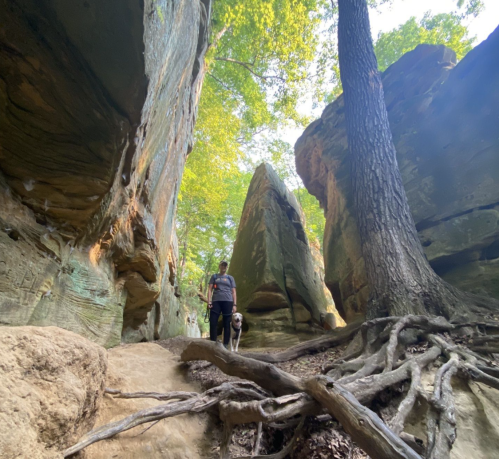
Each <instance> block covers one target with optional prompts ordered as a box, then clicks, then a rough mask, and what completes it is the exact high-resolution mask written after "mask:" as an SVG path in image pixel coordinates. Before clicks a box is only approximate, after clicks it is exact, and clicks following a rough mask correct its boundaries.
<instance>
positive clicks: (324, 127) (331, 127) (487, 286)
mask: <svg viewBox="0 0 499 459" xmlns="http://www.w3.org/2000/svg"><path fill="white" fill-rule="evenodd" d="M454 67H455V68H454ZM382 78H383V86H384V89H385V100H386V105H387V108H388V114H389V118H390V125H391V128H392V133H393V138H394V142H395V147H396V149H397V160H398V164H399V167H400V170H401V173H402V179H403V182H404V186H405V189H406V192H407V197H408V200H409V205H410V207H411V210H412V214H413V217H414V221H415V223H416V227H417V229H418V231H419V235H420V239H421V242H422V244H423V247H424V249H425V253H426V255H427V257H428V260H429V261H430V263H431V265H432V266H433V268H434V269H435V271H436V272H437V273H438V274H439V275H441V276H442V277H443V278H444V279H446V280H447V281H449V282H450V283H452V284H454V285H456V286H457V287H460V288H462V289H465V290H469V291H472V292H476V293H481V294H489V295H491V296H494V297H496V298H499V283H498V282H497V278H498V277H499V136H498V128H497V126H499V29H496V31H495V32H494V33H493V34H491V36H490V37H489V38H488V39H487V40H486V41H484V42H483V43H482V44H480V45H479V46H477V47H476V48H475V49H473V50H472V51H471V52H470V53H469V54H468V55H467V56H466V57H465V58H464V59H463V60H462V61H461V62H460V63H459V64H458V65H457V66H455V54H454V53H453V52H452V51H451V50H449V49H447V48H445V47H443V46H430V45H420V46H418V47H417V48H416V49H415V50H414V51H412V52H410V53H407V54H406V55H404V56H403V57H402V58H401V59H400V60H399V61H398V62H396V63H395V64H393V65H392V66H391V67H389V68H388V69H387V70H386V71H385V72H384V74H383V76H382ZM347 149H348V145H347V138H346V131H345V118H344V113H343V97H342V96H341V97H339V98H338V99H337V100H336V101H335V102H334V103H332V104H331V105H329V106H328V107H326V109H325V110H324V113H323V114H322V117H321V118H320V119H319V120H317V121H315V122H314V123H312V124H311V125H310V126H309V127H308V128H307V129H306V130H305V132H304V134H303V135H302V137H300V139H299V140H298V142H297V143H296V146H295V153H296V165H297V169H298V173H299V174H300V176H301V177H302V179H303V182H304V183H305V186H306V187H307V189H308V190H309V192H310V193H312V194H313V195H315V196H316V197H317V198H318V199H319V201H320V203H321V206H322V207H323V208H324V211H325V215H326V221H327V223H326V231H325V235H324V258H325V269H326V274H325V281H326V284H327V286H328V287H329V289H330V290H331V293H332V295H333V298H334V301H335V304H336V307H337V309H338V311H339V312H340V314H341V315H342V317H344V318H345V320H346V321H347V322H348V321H351V320H353V319H354V318H355V317H356V316H362V315H364V313H365V305H366V301H367V299H368V297H369V288H368V286H367V283H366V276H365V267H364V261H363V258H362V255H361V249H360V240H359V235H358V232H357V225H356V218H355V214H354V209H353V197H352V193H351V182H350V163H349V158H348V154H347Z"/></svg>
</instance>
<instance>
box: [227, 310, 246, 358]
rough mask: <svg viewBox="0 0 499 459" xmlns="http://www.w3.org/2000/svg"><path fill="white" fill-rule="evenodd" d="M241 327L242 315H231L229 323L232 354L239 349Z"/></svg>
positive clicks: (236, 313)
mask: <svg viewBox="0 0 499 459" xmlns="http://www.w3.org/2000/svg"><path fill="white" fill-rule="evenodd" d="M242 325H243V315H242V314H240V313H239V312H235V313H234V314H232V321H231V323H230V350H231V351H232V352H237V349H238V348H239V340H240V339H241V329H242Z"/></svg>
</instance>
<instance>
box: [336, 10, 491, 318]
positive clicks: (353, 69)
mask: <svg viewBox="0 0 499 459" xmlns="http://www.w3.org/2000/svg"><path fill="white" fill-rule="evenodd" d="M338 48H339V59H340V71H341V81H342V84H343V90H344V99H345V115H346V121H347V134H348V143H349V150H350V155H351V168H352V170H351V176H352V188H353V193H354V203H355V206H356V210H357V220H358V225H359V232H360V238H361V244H362V254H363V257H364V261H365V266H366V272H367V278H368V282H369V285H370V288H371V299H370V304H369V307H368V314H367V316H368V318H374V317H380V316H384V315H397V316H403V315H405V314H435V315H443V316H445V317H447V318H451V317H454V318H455V317H456V316H466V315H467V314H468V313H469V312H470V310H471V311H472V312H483V310H482V309H480V308H483V307H488V308H491V307H494V308H496V310H497V303H496V302H493V300H490V301H489V300H484V299H479V298H476V297H472V296H471V295H469V294H465V293H463V292H460V291H459V290H457V289H455V288H453V287H452V286H450V285H449V284H447V283H446V282H444V281H443V280H442V279H440V278H439V277H438V276H437V275H436V274H435V272H434V271H433V270H432V268H431V267H430V265H429V263H428V261H427V260H426V257H425V255H424V252H423V248H422V247H421V243H420V241H419V239H418V235H417V231H416V227H415V225H414V221H413V219H412V215H411V212H410V209H409V205H408V202H407V197H406V194H405V190H404V187H403V184H402V178H401V175H400V171H399V168H398V164H397V160H396V152H395V147H394V145H393V140H392V134H391V131H390V125H389V122H388V113H387V110H386V106H385V100H384V96H383V87H382V85H381V78H380V75H379V73H378V66H377V62H376V57H375V55H374V49H373V44H372V39H371V32H370V25H369V16H368V10H367V4H366V0H339V26H338ZM494 303H495V304H494Z"/></svg>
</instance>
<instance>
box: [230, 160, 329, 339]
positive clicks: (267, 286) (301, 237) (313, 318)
mask: <svg viewBox="0 0 499 459" xmlns="http://www.w3.org/2000/svg"><path fill="white" fill-rule="evenodd" d="M229 273H230V274H231V275H232V276H234V278H235V280H236V283H237V296H238V310H239V311H240V312H242V313H243V315H244V320H245V329H246V330H247V331H246V332H245V333H244V334H243V341H244V343H245V344H246V345H252V346H286V345H289V344H292V343H296V342H298V340H299V337H300V332H310V331H311V325H312V324H313V323H315V324H321V321H324V317H325V314H326V313H327V300H326V297H325V295H324V290H323V285H324V284H323V282H322V281H321V277H320V273H318V272H316V270H315V264H314V260H313V257H312V253H311V251H310V246H309V243H308V240H307V236H306V234H305V229H304V219H303V214H302V210H301V207H300V205H299V204H298V202H297V200H296V198H295V196H294V195H293V194H292V193H291V192H290V191H288V189H287V188H286V186H285V185H284V183H283V182H282V181H281V180H280V179H279V177H278V176H277V174H276V173H275V172H274V170H273V169H272V167H271V166H270V165H268V164H265V163H264V164H261V165H260V166H258V168H257V169H256V171H255V175H254V176H253V179H252V180H251V184H250V186H249V189H248V195H247V197H246V202H245V203H244V209H243V213H242V216H241V222H240V224H239V230H238V234H237V239H236V242H235V244H234V252H233V255H232V259H231V264H230V268H229Z"/></svg>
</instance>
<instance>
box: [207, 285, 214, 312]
mask: <svg viewBox="0 0 499 459" xmlns="http://www.w3.org/2000/svg"><path fill="white" fill-rule="evenodd" d="M212 290H213V284H210V285H208V307H209V308H210V309H211V308H212V307H213V303H212V302H211V291H212Z"/></svg>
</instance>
